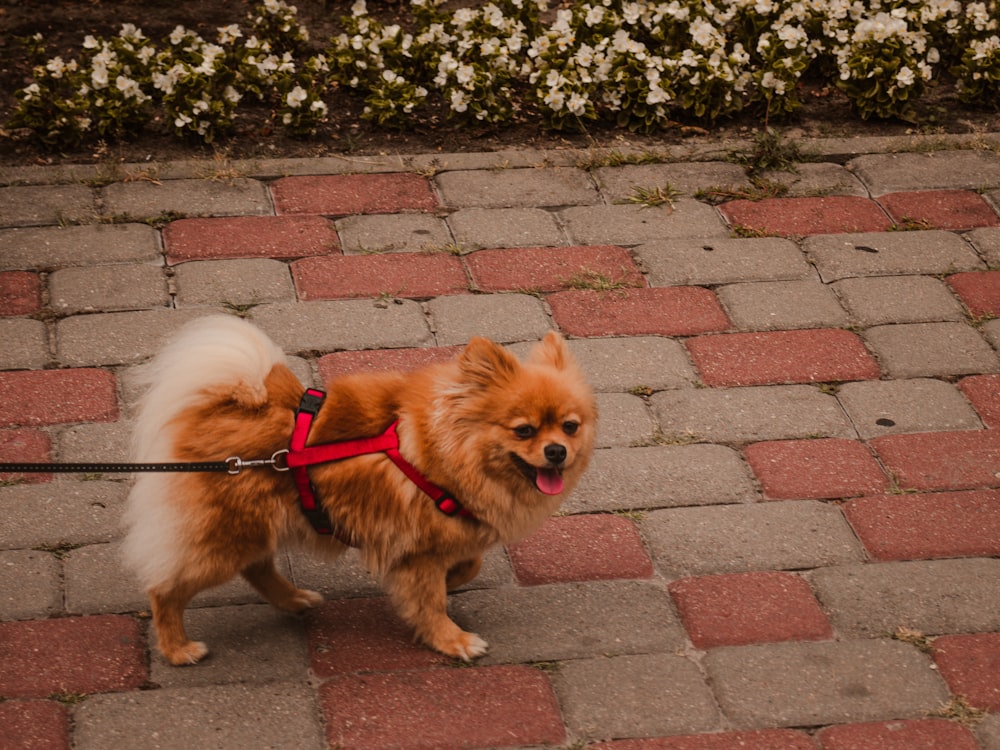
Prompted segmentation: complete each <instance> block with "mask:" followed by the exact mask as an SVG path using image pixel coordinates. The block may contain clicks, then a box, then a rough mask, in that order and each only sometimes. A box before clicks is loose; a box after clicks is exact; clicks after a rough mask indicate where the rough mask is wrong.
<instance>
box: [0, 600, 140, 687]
mask: <svg viewBox="0 0 1000 750" xmlns="http://www.w3.org/2000/svg"><path fill="white" fill-rule="evenodd" d="M0 664H3V669H2V670H0V697H4V698H41V697H46V696H49V695H52V694H59V693H107V692H115V691H119V690H132V689H135V688H137V687H139V686H140V685H142V684H143V683H144V682H145V681H146V678H147V673H146V645H145V643H144V642H143V638H142V633H141V631H140V628H139V623H138V622H137V621H136V620H134V619H133V618H131V617H125V616H122V615H97V616H94V617H70V618H66V619H62V620H38V621H28V622H4V623H0Z"/></svg>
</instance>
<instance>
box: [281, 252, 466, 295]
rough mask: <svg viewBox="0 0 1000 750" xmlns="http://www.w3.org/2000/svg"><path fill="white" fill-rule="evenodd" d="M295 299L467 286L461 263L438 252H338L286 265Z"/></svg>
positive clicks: (452, 290) (427, 291)
mask: <svg viewBox="0 0 1000 750" xmlns="http://www.w3.org/2000/svg"><path fill="white" fill-rule="evenodd" d="M292 278H293V279H294V280H295V288H296V290H297V291H298V294H299V299H300V300H316V299H337V298H349V297H377V296H379V295H391V296H394V297H435V296H437V295H439V294H459V293H461V292H468V291H469V281H468V279H466V277H465V270H464V269H463V268H462V262H461V261H460V260H459V259H458V258H456V257H454V256H451V255H446V254H444V253H401V254H392V255H346V256H345V255H339V256H331V257H326V258H307V259H305V260H300V261H297V262H295V263H293V264H292Z"/></svg>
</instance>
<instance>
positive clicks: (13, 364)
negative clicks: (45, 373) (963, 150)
mask: <svg viewBox="0 0 1000 750" xmlns="http://www.w3.org/2000/svg"><path fill="white" fill-rule="evenodd" d="M0 341H2V342H3V345H2V346H0V367H3V368H4V369H10V370H20V369H38V368H41V367H44V366H45V365H47V364H48V363H49V362H50V361H51V359H52V355H51V354H50V352H49V332H48V328H47V327H46V325H45V323H43V322H42V321H40V320H31V319H29V318H0Z"/></svg>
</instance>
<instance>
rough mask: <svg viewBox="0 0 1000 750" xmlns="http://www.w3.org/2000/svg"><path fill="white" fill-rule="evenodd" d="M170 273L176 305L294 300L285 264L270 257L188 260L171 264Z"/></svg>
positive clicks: (293, 291) (216, 305)
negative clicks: (171, 274)
mask: <svg viewBox="0 0 1000 750" xmlns="http://www.w3.org/2000/svg"><path fill="white" fill-rule="evenodd" d="M173 275H174V286H175V288H176V291H177V297H176V304H177V306H178V307H179V308H180V307H189V306H198V305H209V306H212V307H216V308H217V307H219V306H220V305H229V306H239V305H259V304H261V303H264V302H294V301H295V286H294V284H293V283H292V277H291V274H290V273H289V270H288V266H287V265H286V264H284V263H281V262H280V261H277V260H271V259H269V258H243V259H241V260H206V261H190V262H187V263H181V264H179V265H177V266H174V268H173Z"/></svg>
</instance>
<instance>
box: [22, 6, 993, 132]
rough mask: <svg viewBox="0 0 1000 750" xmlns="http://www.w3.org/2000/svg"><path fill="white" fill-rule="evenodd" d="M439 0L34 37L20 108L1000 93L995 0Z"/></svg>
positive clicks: (397, 116) (109, 114) (80, 117)
mask: <svg viewBox="0 0 1000 750" xmlns="http://www.w3.org/2000/svg"><path fill="white" fill-rule="evenodd" d="M440 1H441V0H412V2H411V6H410V10H411V16H410V19H409V21H408V24H407V28H403V27H402V26H401V25H398V24H385V23H383V22H382V21H381V20H379V19H377V18H375V17H373V16H372V15H370V14H369V11H368V8H367V6H366V4H365V0H356V2H355V4H354V6H353V7H352V9H351V13H350V15H349V16H347V17H346V18H344V19H342V21H341V23H342V28H343V31H342V32H341V33H339V34H338V35H336V36H335V37H334V38H333V39H331V40H329V42H328V43H327V44H326V45H325V47H324V46H322V45H319V44H317V43H316V42H315V41H312V40H310V36H309V33H308V31H307V30H306V29H305V28H304V27H303V26H302V25H301V24H300V23H299V22H298V20H297V14H296V9H295V6H292V5H288V4H286V3H285V2H284V0H263V2H262V3H261V4H260V5H259V6H257V7H256V8H255V9H254V10H253V11H252V12H251V13H250V14H249V15H248V17H247V19H246V23H245V24H244V25H242V26H241V25H239V24H231V25H229V26H224V27H221V28H219V29H217V35H216V38H215V41H212V42H209V41H207V40H205V39H203V38H202V37H201V36H199V35H198V34H197V33H195V32H193V31H190V30H187V29H184V28H183V27H177V28H176V29H175V30H174V31H173V32H172V33H171V34H169V35H168V36H167V37H166V38H165V39H163V40H161V42H160V43H159V44H155V43H153V42H152V41H151V40H149V39H147V38H146V37H145V36H144V35H143V34H142V32H141V31H140V30H139V29H138V28H136V27H135V26H133V25H131V24H124V25H123V26H122V28H121V31H120V32H119V34H118V35H117V36H116V37H113V38H111V39H102V38H97V37H93V36H88V37H86V38H85V39H84V42H83V49H82V51H81V53H80V55H79V56H78V57H77V58H74V59H70V60H63V59H62V58H60V57H54V58H51V59H46V58H45V55H44V54H43V48H42V41H43V40H42V39H41V38H40V37H35V38H33V39H32V40H30V47H31V53H32V54H33V55H34V58H33V59H34V60H35V62H36V63H37V64H36V65H35V67H34V74H33V80H32V82H31V83H30V84H29V85H27V86H26V87H24V88H23V89H21V90H19V91H18V92H17V94H16V95H17V108H16V110H15V112H14V114H13V117H12V119H11V122H10V125H12V126H13V127H19V128H26V129H28V130H29V131H30V133H31V134H32V136H33V137H34V138H35V139H37V140H38V141H39V142H41V143H43V144H47V145H50V146H57V145H58V146H62V147H65V146H73V145H77V144H79V143H81V142H83V141H86V140H88V139H93V138H99V137H117V138H123V137H128V136H129V135H131V134H133V133H136V132H138V131H139V130H140V129H141V128H143V127H145V126H147V125H148V124H150V123H151V122H152V123H156V124H158V125H159V127H165V128H166V129H167V130H169V131H172V132H173V133H175V134H177V135H178V136H182V137H189V138H194V139H197V140H202V141H206V142H210V141H212V140H213V139H215V138H217V137H219V136H220V135H223V134H226V133H229V132H232V130H233V129H234V125H235V123H236V120H237V118H238V117H239V114H240V109H239V108H240V105H241V104H242V103H243V102H244V101H246V100H248V99H249V100H251V101H255V102H260V103H264V104H266V105H268V106H269V107H270V108H271V111H272V112H273V121H274V123H275V125H277V126H278V127H282V128H285V129H286V130H287V131H288V132H290V133H292V134H295V135H310V134H313V133H315V132H316V131H317V129H318V127H319V125H320V124H321V123H322V122H324V121H325V120H326V118H327V113H328V106H329V104H328V102H329V100H330V97H331V96H333V95H335V94H336V95H349V94H348V92H357V94H358V95H359V96H360V97H361V98H362V100H363V102H364V110H363V115H362V116H363V117H365V118H367V119H369V120H371V121H373V122H375V123H376V124H378V125H382V126H387V127H400V128H402V127H408V126H411V125H412V124H414V123H416V122H421V121H425V120H426V121H433V118H434V117H435V116H436V113H438V112H440V111H441V109H442V108H443V109H444V110H445V111H446V112H447V114H448V116H450V117H453V118H456V119H457V120H459V121H468V122H480V123H486V124H489V125H493V126H501V125H504V124H507V123H509V122H511V121H513V120H514V119H516V118H525V117H527V116H529V115H535V116H537V117H539V118H540V119H541V120H542V121H543V122H544V124H546V125H547V126H548V127H551V128H555V129H562V128H565V129H582V128H584V127H585V126H586V123H587V122H591V121H603V122H608V123H613V124H616V125H618V126H622V127H628V128H632V129H635V130H643V131H650V130H653V129H655V128H658V127H662V126H665V125H669V124H671V123H673V122H674V121H675V120H676V119H681V118H684V119H688V120H695V121H701V122H706V123H711V122H713V121H715V120H717V119H718V118H722V117H726V116H730V115H732V114H734V113H737V112H739V111H741V110H743V109H745V108H748V107H750V108H754V109H756V110H758V111H760V112H761V113H763V114H764V115H765V116H766V117H776V116H781V115H786V114H788V113H790V112H793V111H795V110H796V109H797V108H798V107H799V106H800V105H801V99H800V91H801V86H800V83H801V81H802V80H803V79H804V78H810V79H811V80H814V81H818V82H823V81H824V80H826V81H830V82H832V83H835V85H836V86H837V87H838V88H840V90H841V91H843V92H844V94H845V95H846V96H847V97H848V98H849V99H850V101H851V102H852V103H853V105H854V107H855V108H856V110H857V112H858V113H859V115H860V116H861V117H862V118H864V119H868V118H873V117H875V118H887V117H900V118H912V117H913V116H914V108H913V104H914V102H915V101H916V100H917V99H918V98H919V97H920V96H921V95H922V94H923V93H924V92H925V90H926V89H927V87H928V86H929V85H931V84H932V83H933V81H934V79H935V77H941V76H944V75H951V76H953V78H954V80H955V82H956V84H957V88H958V92H959V96H960V97H961V99H962V100H963V101H965V102H967V103H970V104H975V105H984V104H985V105H992V106H994V107H1000V0H714V1H713V2H702V1H701V0H568V1H567V2H564V3H563V4H562V5H560V7H559V8H558V9H556V10H555V11H554V12H552V13H551V14H550V13H548V11H547V8H546V4H545V0H486V1H485V2H484V3H483V4H482V5H480V6H479V7H475V8H458V9H457V10H454V11H451V12H445V11H444V10H442V8H441V6H440ZM543 18H544V19H546V20H545V21H543V20H542V19H543Z"/></svg>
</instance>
